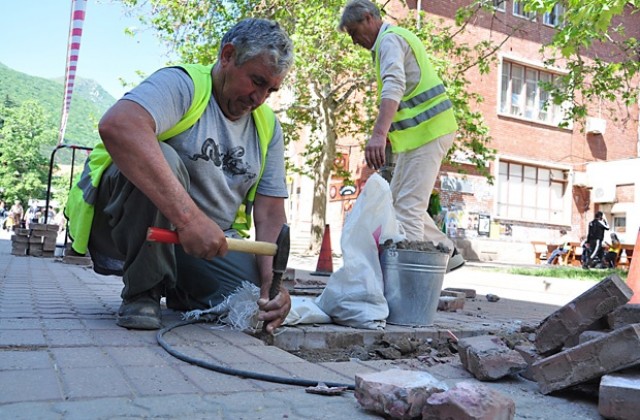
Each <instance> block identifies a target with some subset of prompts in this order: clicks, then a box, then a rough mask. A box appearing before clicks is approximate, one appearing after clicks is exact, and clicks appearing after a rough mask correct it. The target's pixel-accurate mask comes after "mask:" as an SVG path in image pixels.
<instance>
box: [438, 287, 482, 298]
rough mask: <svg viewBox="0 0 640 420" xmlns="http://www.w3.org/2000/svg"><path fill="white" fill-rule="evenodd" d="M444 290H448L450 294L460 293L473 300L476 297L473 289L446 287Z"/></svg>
mask: <svg viewBox="0 0 640 420" xmlns="http://www.w3.org/2000/svg"><path fill="white" fill-rule="evenodd" d="M444 290H449V291H451V292H462V293H464V294H465V296H466V297H468V298H470V299H473V298H475V297H476V290H475V289H464V288H459V287H447V288H445V289H444Z"/></svg>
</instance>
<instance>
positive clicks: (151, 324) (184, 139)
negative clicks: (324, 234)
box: [65, 19, 293, 332]
mask: <svg viewBox="0 0 640 420" xmlns="http://www.w3.org/2000/svg"><path fill="white" fill-rule="evenodd" d="M292 63H293V45H292V42H291V40H290V39H289V37H288V36H287V34H286V33H285V32H284V31H283V30H282V28H281V27H280V26H279V25H278V24H277V23H275V22H272V21H268V20H262V19H247V20H243V21H241V22H239V23H238V24H236V25H235V26H234V27H233V28H231V29H230V30H229V32H227V33H226V34H225V35H224V37H223V38H222V41H221V43H220V48H219V51H218V57H217V61H216V63H215V64H213V65H211V66H203V65H193V64H192V65H181V66H179V67H169V68H164V69H161V70H159V71H157V72H155V73H154V74H152V75H151V76H150V77H149V78H147V79H146V80H144V81H143V82H142V83H141V84H140V85H139V86H137V87H136V88H135V89H133V90H132V91H130V92H128V93H127V94H125V96H124V97H123V98H122V99H120V100H119V101H118V102H117V103H116V104H115V105H114V106H113V107H111V109H109V110H108V111H107V113H106V114H105V115H104V116H103V117H102V119H101V121H100V124H99V131H100V136H101V138H102V141H103V143H101V144H100V145H98V146H97V147H96V148H95V149H94V150H93V151H92V153H91V155H90V156H89V158H88V160H87V163H86V165H85V170H84V173H83V174H82V176H81V178H80V179H79V182H78V183H77V185H75V187H74V188H73V189H72V190H71V192H70V196H69V200H68V202H67V207H66V209H65V214H66V216H67V218H68V219H69V233H70V235H71V237H72V238H73V249H74V251H75V252H77V253H80V254H84V253H85V252H86V251H87V249H88V250H89V251H90V254H91V257H92V259H93V262H94V270H95V271H96V272H98V273H101V274H121V275H122V280H123V283H124V288H123V290H122V294H121V296H122V305H121V306H120V309H119V310H118V317H117V324H118V325H119V326H121V327H125V328H134V329H158V328H160V327H161V312H160V298H161V296H162V295H166V296H167V306H168V307H169V308H173V309H179V310H189V309H206V308H209V307H211V306H214V305H216V304H217V303H220V302H221V301H222V300H223V299H224V298H225V297H226V296H228V295H229V294H231V293H232V292H233V291H234V290H235V289H236V288H237V287H239V286H240V285H241V282H242V281H244V280H250V281H253V282H254V283H256V284H258V285H260V299H259V300H258V306H259V309H260V314H259V319H261V320H263V321H264V324H265V325H266V330H267V331H268V332H272V331H273V330H274V329H275V328H276V327H278V326H279V325H280V324H282V322H283V321H284V319H285V318H286V316H287V313H288V312H289V309H290V307H291V299H290V297H289V294H288V293H287V291H286V289H284V288H281V291H280V293H279V294H278V295H277V296H276V297H275V298H274V299H272V300H269V297H268V296H269V287H270V284H271V281H272V276H273V273H272V263H273V257H265V256H260V257H256V256H254V255H252V254H245V253H239V252H227V242H226V239H225V236H233V237H239V236H240V235H241V232H242V231H243V230H244V229H248V228H250V224H251V214H252V213H253V217H254V219H255V231H256V239H257V240H260V241H267V242H275V241H276V239H277V237H278V234H279V233H280V230H281V228H282V225H283V224H284V223H285V222H286V216H285V209H284V200H285V198H286V197H287V188H286V181H285V169H284V142H283V136H282V130H281V127H280V124H279V123H278V121H277V120H276V118H275V115H274V113H273V111H271V109H269V108H268V107H267V106H266V105H263V103H264V102H265V101H266V99H267V98H268V97H269V95H270V94H271V93H273V92H275V91H277V90H278V89H279V88H280V85H281V84H282V81H283V79H284V77H285V75H286V74H287V72H288V70H289V68H290V67H291V65H292ZM111 161H113V163H111ZM252 210H253V211H252ZM149 226H158V227H161V228H174V229H175V230H176V232H177V234H178V237H179V239H180V243H181V246H178V245H176V246H175V247H174V246H173V245H168V244H161V243H149V242H146V231H147V228H148V227H149Z"/></svg>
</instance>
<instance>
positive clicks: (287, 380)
mask: <svg viewBox="0 0 640 420" xmlns="http://www.w3.org/2000/svg"><path fill="white" fill-rule="evenodd" d="M200 322H206V320H203V319H196V320H190V321H183V322H178V323H176V324H174V325H170V326H168V327H165V328H163V329H161V330H160V331H158V333H157V334H156V340H157V341H158V344H160V346H161V347H162V348H163V349H165V350H166V351H167V353H169V354H170V355H172V356H173V357H176V358H178V359H180V360H182V361H184V362H187V363H191V364H193V365H196V366H200V367H203V368H205V369H209V370H213V371H216V372H219V373H224V374H226V375H234V376H240V377H243V378H249V379H257V380H260V381H267V382H275V383H279V384H285V385H298V386H306V387H309V386H317V385H318V384H319V383H324V384H325V385H326V386H328V387H332V388H333V387H346V388H347V389H349V390H354V389H355V385H353V384H341V383H336V382H324V381H313V380H309V379H297V378H291V377H282V376H274V375H267V374H264V373H259V372H251V371H247V370H239V369H232V368H228V367H224V366H220V365H216V364H214V363H210V362H207V361H206V360H202V359H196V358H194V357H191V356H187V355H186V354H184V353H180V352H179V351H177V350H176V349H174V348H173V347H171V346H170V345H169V343H167V341H166V340H165V339H164V335H165V334H166V333H168V332H169V331H171V330H173V329H174V328H178V327H182V326H185V325H191V324H197V323H200Z"/></svg>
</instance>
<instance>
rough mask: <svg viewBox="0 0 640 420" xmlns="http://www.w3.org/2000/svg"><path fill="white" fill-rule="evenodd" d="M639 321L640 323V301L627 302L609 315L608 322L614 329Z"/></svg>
mask: <svg viewBox="0 0 640 420" xmlns="http://www.w3.org/2000/svg"><path fill="white" fill-rule="evenodd" d="M638 323H640V303H627V304H626V305H622V306H620V307H619V308H617V309H616V310H615V311H613V312H611V313H610V314H609V315H607V324H608V325H609V328H611V329H612V330H615V329H617V328H622V327H624V326H626V325H629V324H638Z"/></svg>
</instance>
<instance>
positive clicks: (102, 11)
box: [0, 0, 169, 99]
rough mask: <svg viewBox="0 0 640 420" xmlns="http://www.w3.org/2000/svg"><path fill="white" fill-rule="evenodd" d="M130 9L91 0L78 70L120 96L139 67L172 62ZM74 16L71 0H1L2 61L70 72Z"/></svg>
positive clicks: (50, 73)
mask: <svg viewBox="0 0 640 420" xmlns="http://www.w3.org/2000/svg"><path fill="white" fill-rule="evenodd" d="M124 10H125V8H124V7H123V6H122V5H121V4H120V3H119V2H118V1H116V0H88V2H87V9H86V16H85V21H84V26H83V33H82V40H81V45H80V55H79V58H78V69H77V71H76V77H80V78H84V79H93V80H94V81H96V82H98V83H99V84H100V85H101V86H102V87H103V88H104V89H105V90H106V91H107V92H109V93H110V94H111V95H112V96H113V97H114V98H116V99H118V98H120V97H121V96H122V95H123V94H124V93H125V92H126V91H127V88H123V87H122V86H121V83H120V81H119V78H123V79H125V80H126V81H128V82H138V81H139V80H140V78H139V77H138V76H137V75H136V70H139V71H143V72H144V73H145V74H147V75H148V74H151V73H152V72H153V71H155V70H157V69H158V68H160V67H163V66H164V65H165V64H166V63H167V62H168V61H169V55H168V53H167V48H166V47H164V46H163V45H162V43H161V42H160V41H158V40H157V39H156V38H155V36H154V34H153V32H152V31H150V30H149V29H146V30H144V28H141V26H140V24H139V22H138V20H137V18H136V17H127V16H126V15H125V14H124ZM70 18H71V0H27V1H25V0H21V1H17V0H0V39H2V41H1V42H0V63H2V64H4V65H6V66H7V67H9V68H11V69H13V70H17V71H20V72H22V73H26V74H29V75H32V76H39V77H44V78H57V77H60V78H62V77H64V74H65V68H66V61H67V43H68V40H69V23H70ZM128 27H135V28H138V29H143V30H140V31H139V32H138V33H137V34H136V35H135V36H134V37H133V38H132V37H131V36H129V35H126V34H125V33H124V30H125V28H128ZM62 89H63V88H61V90H62Z"/></svg>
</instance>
